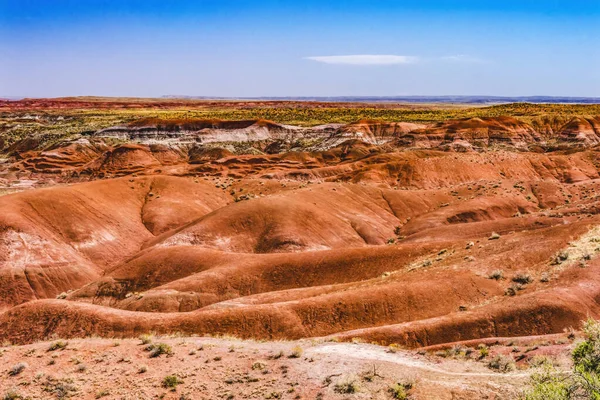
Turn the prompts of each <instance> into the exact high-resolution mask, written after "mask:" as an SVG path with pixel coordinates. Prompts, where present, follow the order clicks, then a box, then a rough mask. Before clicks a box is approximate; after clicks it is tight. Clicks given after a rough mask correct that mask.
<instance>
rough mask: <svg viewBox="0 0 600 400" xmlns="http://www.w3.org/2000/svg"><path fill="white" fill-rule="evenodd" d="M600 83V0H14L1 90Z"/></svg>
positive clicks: (361, 90) (480, 91) (284, 92)
mask: <svg viewBox="0 0 600 400" xmlns="http://www.w3.org/2000/svg"><path fill="white" fill-rule="evenodd" d="M166 94H181V95H203V96H344V95H355V96H367V95H372V96H394V95H506V96H518V95H561V96H600V0H587V1H586V0H569V1H563V0H545V1H544V0H539V1H533V0H531V1H527V0H520V1H517V0H496V1H486V0H478V1H475V0H461V1H458V0H456V1H450V0H445V1H444V0H437V1H426V0H421V1H417V0H414V1H413V0H408V1H401V0H395V1H392V0H389V1H388V0H370V1H367V0H360V1H359V0H345V1H341V0H338V1H324V0H320V1H317V0H304V1H274V0H266V1H246V0H237V1H235V0H214V1H213V0H204V1H203V0H197V1H191V0H190V1H183V0H162V1H155V0H145V1H139V0H120V1H117V0H115V1H106V0H105V1H100V0H52V1H50V0H0V96H32V97H55V96H70V95H107V96H161V95H166Z"/></svg>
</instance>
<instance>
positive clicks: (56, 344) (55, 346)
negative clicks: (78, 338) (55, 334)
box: [48, 340, 69, 351]
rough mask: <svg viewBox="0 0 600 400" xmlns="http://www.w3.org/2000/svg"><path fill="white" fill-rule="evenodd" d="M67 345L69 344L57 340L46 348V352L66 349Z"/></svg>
mask: <svg viewBox="0 0 600 400" xmlns="http://www.w3.org/2000/svg"><path fill="white" fill-rule="evenodd" d="M68 344H69V342H66V341H64V340H57V341H56V342H54V343H52V344H51V345H50V347H48V351H55V350H62V349H64V348H66V347H67V345H68Z"/></svg>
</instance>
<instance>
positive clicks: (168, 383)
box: [162, 375, 183, 390]
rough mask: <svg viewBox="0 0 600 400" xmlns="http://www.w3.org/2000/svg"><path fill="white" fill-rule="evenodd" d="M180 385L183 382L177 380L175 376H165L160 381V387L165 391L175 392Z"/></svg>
mask: <svg viewBox="0 0 600 400" xmlns="http://www.w3.org/2000/svg"><path fill="white" fill-rule="evenodd" d="M182 383H183V381H182V380H181V379H179V378H178V377H177V375H167V376H165V377H164V379H163V380H162V387H164V388H166V389H173V390H175V388H177V385H179V384H182Z"/></svg>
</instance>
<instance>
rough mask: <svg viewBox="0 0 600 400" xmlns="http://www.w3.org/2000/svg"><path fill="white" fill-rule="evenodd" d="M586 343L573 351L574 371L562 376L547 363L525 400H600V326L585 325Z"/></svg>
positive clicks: (532, 380) (533, 380)
mask: <svg viewBox="0 0 600 400" xmlns="http://www.w3.org/2000/svg"><path fill="white" fill-rule="evenodd" d="M583 333H584V336H585V340H584V341H582V342H581V343H579V344H578V345H577V346H576V347H575V349H574V350H573V354H572V356H573V370H572V371H571V373H560V372H557V371H556V369H555V368H554V367H553V366H552V365H549V364H548V363H544V364H543V365H542V368H541V371H540V372H536V373H535V374H532V376H531V382H530V389H529V390H528V391H527V392H526V393H525V399H526V400H571V399H593V400H598V399H600V322H598V321H594V320H592V319H589V320H588V321H586V322H585V323H584V325H583Z"/></svg>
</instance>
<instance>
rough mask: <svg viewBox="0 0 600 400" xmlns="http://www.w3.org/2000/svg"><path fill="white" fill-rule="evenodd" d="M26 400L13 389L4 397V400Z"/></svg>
mask: <svg viewBox="0 0 600 400" xmlns="http://www.w3.org/2000/svg"><path fill="white" fill-rule="evenodd" d="M23 399H25V398H24V397H23V396H21V395H20V394H19V392H17V391H16V390H15V389H11V390H9V391H7V392H6V393H4V396H2V400H23Z"/></svg>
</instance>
